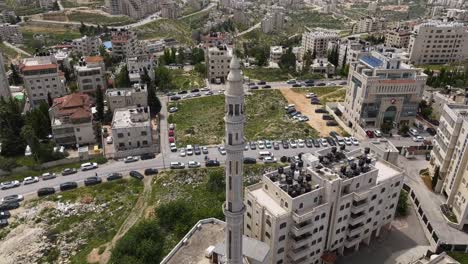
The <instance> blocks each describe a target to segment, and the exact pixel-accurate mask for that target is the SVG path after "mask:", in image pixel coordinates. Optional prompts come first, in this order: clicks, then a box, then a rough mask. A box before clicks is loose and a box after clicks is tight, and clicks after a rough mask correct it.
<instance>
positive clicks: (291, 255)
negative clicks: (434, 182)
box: [244, 148, 404, 264]
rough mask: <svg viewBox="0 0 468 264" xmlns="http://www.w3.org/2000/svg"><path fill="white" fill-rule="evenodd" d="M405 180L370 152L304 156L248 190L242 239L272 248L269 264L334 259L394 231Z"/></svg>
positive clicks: (325, 152)
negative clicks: (386, 229)
mask: <svg viewBox="0 0 468 264" xmlns="http://www.w3.org/2000/svg"><path fill="white" fill-rule="evenodd" d="M403 178H404V176H403V173H402V170H400V169H399V168H397V167H395V166H393V165H391V164H389V163H387V162H384V161H379V160H376V159H375V158H373V157H372V155H370V154H369V151H367V150H364V151H363V150H362V149H356V150H353V151H349V152H341V151H339V150H338V151H336V148H328V149H324V150H321V151H319V152H318V153H317V154H316V155H313V154H311V153H307V154H304V155H302V160H300V161H298V162H297V163H294V164H291V165H290V166H289V167H285V168H280V169H278V171H273V172H269V173H267V174H265V175H263V178H262V181H261V182H260V183H257V184H254V185H252V186H249V187H247V188H246V190H245V202H244V203H245V204H246V205H247V208H246V213H245V214H244V233H245V235H247V236H248V237H251V238H254V239H258V240H260V241H263V242H265V243H267V244H268V245H269V246H270V251H271V254H270V257H271V263H313V264H317V263H323V262H322V259H329V258H335V259H336V255H342V254H343V253H344V252H345V250H358V249H359V246H360V245H361V244H362V243H365V244H367V245H369V243H370V242H371V237H374V236H376V237H378V236H379V234H380V231H381V229H382V228H384V227H390V224H391V221H392V220H393V218H394V215H395V210H396V207H397V203H398V197H399V194H400V190H401V188H402V186H403ZM332 262H333V261H332Z"/></svg>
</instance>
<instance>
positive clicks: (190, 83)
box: [171, 69, 206, 90]
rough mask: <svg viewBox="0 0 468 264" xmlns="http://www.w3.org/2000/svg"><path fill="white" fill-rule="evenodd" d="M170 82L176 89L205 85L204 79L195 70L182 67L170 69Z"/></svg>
mask: <svg viewBox="0 0 468 264" xmlns="http://www.w3.org/2000/svg"><path fill="white" fill-rule="evenodd" d="M171 74H172V78H171V79H172V82H173V83H174V85H175V87H176V89H177V90H189V89H192V88H201V87H205V84H206V83H205V80H204V79H203V78H202V77H201V76H200V74H198V72H196V71H193V70H192V71H184V70H182V69H177V70H171Z"/></svg>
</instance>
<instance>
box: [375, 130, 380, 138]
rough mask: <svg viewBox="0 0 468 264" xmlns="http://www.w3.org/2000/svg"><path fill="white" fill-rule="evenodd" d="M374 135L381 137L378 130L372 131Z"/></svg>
mask: <svg viewBox="0 0 468 264" xmlns="http://www.w3.org/2000/svg"><path fill="white" fill-rule="evenodd" d="M374 135H375V136H376V137H382V132H381V131H380V130H378V129H376V130H374Z"/></svg>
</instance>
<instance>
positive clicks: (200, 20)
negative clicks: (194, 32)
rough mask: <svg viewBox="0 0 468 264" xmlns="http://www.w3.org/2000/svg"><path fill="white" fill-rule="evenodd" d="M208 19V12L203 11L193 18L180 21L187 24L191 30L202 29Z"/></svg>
mask: <svg viewBox="0 0 468 264" xmlns="http://www.w3.org/2000/svg"><path fill="white" fill-rule="evenodd" d="M209 17H210V11H209V10H207V11H204V12H201V13H198V14H196V15H193V16H189V17H186V18H183V19H181V20H180V21H182V22H183V23H185V24H187V25H188V26H189V28H191V29H199V28H202V27H203V26H204V25H205V23H206V22H207V21H208V18H209Z"/></svg>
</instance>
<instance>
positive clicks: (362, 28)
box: [353, 16, 387, 34]
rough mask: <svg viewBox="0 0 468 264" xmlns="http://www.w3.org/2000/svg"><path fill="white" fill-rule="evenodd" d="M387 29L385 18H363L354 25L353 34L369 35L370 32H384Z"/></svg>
mask: <svg viewBox="0 0 468 264" xmlns="http://www.w3.org/2000/svg"><path fill="white" fill-rule="evenodd" d="M386 28H387V21H386V20H385V18H383V17H381V18H377V17H370V16H366V17H362V18H361V19H359V20H358V22H357V23H356V24H355V25H354V28H353V33H354V34H359V33H369V32H376V31H382V30H385V29H386Z"/></svg>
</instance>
